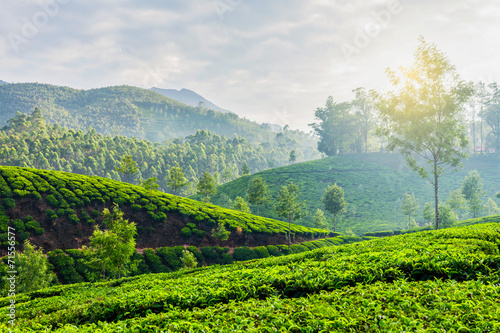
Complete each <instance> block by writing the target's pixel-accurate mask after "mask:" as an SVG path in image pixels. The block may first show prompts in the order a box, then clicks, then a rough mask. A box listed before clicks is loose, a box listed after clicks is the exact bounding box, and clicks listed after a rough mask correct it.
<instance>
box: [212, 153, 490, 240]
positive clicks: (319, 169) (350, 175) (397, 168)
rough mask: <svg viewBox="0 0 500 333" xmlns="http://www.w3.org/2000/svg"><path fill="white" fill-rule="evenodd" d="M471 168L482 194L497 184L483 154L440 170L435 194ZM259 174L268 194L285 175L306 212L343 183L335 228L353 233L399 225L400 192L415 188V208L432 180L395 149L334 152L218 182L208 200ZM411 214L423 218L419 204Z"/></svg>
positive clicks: (237, 190) (428, 198) (428, 197)
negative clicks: (343, 206)
mask: <svg viewBox="0 0 500 333" xmlns="http://www.w3.org/2000/svg"><path fill="white" fill-rule="evenodd" d="M474 169H477V170H478V171H479V173H480V175H481V176H482V178H483V180H484V188H485V190H486V191H487V195H486V196H487V197H492V196H494V194H495V193H496V192H497V191H498V190H500V161H498V160H496V159H494V158H492V157H490V156H486V157H477V158H473V159H470V160H468V161H465V162H464V169H462V170H459V171H457V172H453V173H448V174H445V175H444V176H442V177H441V179H440V183H441V187H440V200H445V199H446V197H447V196H448V193H449V192H450V191H453V190H455V189H457V188H459V187H460V185H461V182H462V179H463V178H464V177H465V176H466V175H467V173H468V172H469V171H470V170H474ZM259 176H260V177H262V178H263V179H264V180H265V181H266V182H267V184H268V185H269V188H270V190H271V193H272V194H273V196H275V195H276V194H277V192H278V191H279V188H280V187H281V186H282V185H286V184H287V183H289V182H290V181H293V182H295V183H296V184H298V185H299V190H300V191H301V193H302V199H303V200H306V202H307V207H308V211H309V218H310V217H311V215H313V214H314V212H315V211H316V209H317V208H320V209H323V207H322V203H321V197H322V195H323V193H324V190H325V189H326V187H327V186H328V185H333V184H334V183H337V184H338V185H339V186H342V187H343V188H344V191H345V197H346V200H347V202H349V204H350V207H348V213H347V215H346V216H345V217H344V218H343V222H342V223H341V225H340V228H341V229H340V230H341V231H343V230H345V229H346V228H351V229H352V230H353V231H354V232H356V233H359V234H362V233H365V232H370V231H380V230H392V229H402V228H405V227H406V222H405V218H404V216H403V215H402V213H401V209H400V204H401V202H400V198H401V197H402V195H403V193H404V192H409V193H411V192H414V193H415V195H416V197H417V198H418V199H419V201H420V209H422V208H423V206H424V203H425V202H433V193H434V192H433V188H432V186H431V185H430V184H429V183H427V182H426V181H424V180H422V179H421V178H420V177H419V176H418V175H417V174H416V173H414V172H411V171H409V170H408V168H407V167H406V165H405V163H404V161H403V160H402V158H401V156H400V155H398V154H379V153H373V154H368V155H343V156H335V157H330V158H326V159H321V160H316V161H309V162H305V163H300V164H294V165H290V166H286V167H281V168H275V169H271V170H266V171H262V172H259V173H256V174H254V175H251V176H247V177H242V178H239V179H236V180H234V181H232V182H229V183H226V184H224V185H222V186H219V188H218V190H217V192H218V194H217V196H215V197H214V198H213V202H217V200H219V198H220V195H221V194H222V193H225V194H227V195H228V196H229V197H230V198H231V199H234V198H235V197H236V196H242V197H244V196H245V194H246V190H247V188H248V182H249V181H250V179H252V178H253V177H259ZM354 207H355V211H354V210H353V208H354ZM261 215H263V216H268V217H272V218H279V217H278V216H277V215H276V214H275V213H274V212H273V210H272V207H270V208H264V209H261ZM415 219H416V221H417V222H419V221H420V222H423V221H422V217H421V210H420V211H419V213H418V216H416V217H415Z"/></svg>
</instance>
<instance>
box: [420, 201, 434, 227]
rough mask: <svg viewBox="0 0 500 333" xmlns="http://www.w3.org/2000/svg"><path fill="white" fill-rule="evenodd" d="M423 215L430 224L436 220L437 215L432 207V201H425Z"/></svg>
mask: <svg viewBox="0 0 500 333" xmlns="http://www.w3.org/2000/svg"><path fill="white" fill-rule="evenodd" d="M422 217H423V218H424V221H425V223H426V224H428V225H430V224H431V222H432V220H434V217H435V215H434V212H433V209H432V202H426V203H425V205H424V211H423V212H422Z"/></svg>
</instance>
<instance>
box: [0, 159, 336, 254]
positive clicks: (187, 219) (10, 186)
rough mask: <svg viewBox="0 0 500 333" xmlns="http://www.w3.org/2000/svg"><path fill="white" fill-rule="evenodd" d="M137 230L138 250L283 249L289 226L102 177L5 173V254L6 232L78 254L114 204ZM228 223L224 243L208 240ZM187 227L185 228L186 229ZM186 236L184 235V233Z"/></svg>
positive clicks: (311, 233) (0, 197) (301, 233)
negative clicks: (220, 225)
mask: <svg viewBox="0 0 500 333" xmlns="http://www.w3.org/2000/svg"><path fill="white" fill-rule="evenodd" d="M113 202H114V203H117V204H119V205H120V207H121V208H122V210H123V211H124V212H125V218H127V219H129V220H130V221H134V222H136V223H137V226H138V228H137V229H138V236H137V247H138V248H145V247H151V248H157V247H160V246H176V245H194V246H214V245H217V246H219V245H221V246H228V247H235V246H261V245H269V244H284V243H286V232H287V230H288V224H287V223H284V222H282V221H276V220H272V219H268V218H263V217H258V216H254V215H250V214H245V213H241V212H238V211H233V210H229V209H224V208H221V207H217V206H214V205H210V204H205V203H201V202H198V201H194V200H191V199H186V198H182V197H177V196H173V195H170V194H166V193H163V192H158V191H148V190H146V189H144V188H142V187H138V186H135V185H130V184H128V183H122V182H118V181H115V180H111V179H106V178H100V177H89V176H82V175H76V174H71V173H65V172H57V171H46V170H37V169H29V168H20V167H5V166H3V167H0V204H1V205H0V232H1V233H0V241H1V248H0V253H1V254H5V253H6V248H7V245H8V243H7V229H8V227H13V228H15V230H16V241H17V242H18V243H22V242H23V241H24V240H25V239H27V238H29V239H30V240H31V241H32V243H33V244H36V245H38V246H40V247H42V248H44V249H45V250H46V251H48V250H54V249H71V248H79V247H81V246H82V245H84V244H86V243H87V242H88V237H89V236H90V235H91V234H92V231H93V228H94V224H99V225H101V223H102V221H101V219H102V217H101V216H100V215H99V212H101V211H102V210H103V209H104V208H105V207H107V208H110V207H111V205H112V203H113ZM218 223H224V225H225V226H226V228H227V229H228V230H230V231H231V235H230V237H229V239H228V240H227V241H223V242H220V241H218V240H217V239H214V238H213V237H212V236H211V230H212V229H213V228H214V227H215V226H216V225H217V224H218ZM185 228H188V230H185ZM183 230H184V231H183ZM292 233H293V235H294V242H303V241H307V240H312V239H314V238H317V237H319V236H325V235H327V234H328V232H327V231H324V230H319V229H309V228H306V227H303V226H298V225H294V226H293V227H292Z"/></svg>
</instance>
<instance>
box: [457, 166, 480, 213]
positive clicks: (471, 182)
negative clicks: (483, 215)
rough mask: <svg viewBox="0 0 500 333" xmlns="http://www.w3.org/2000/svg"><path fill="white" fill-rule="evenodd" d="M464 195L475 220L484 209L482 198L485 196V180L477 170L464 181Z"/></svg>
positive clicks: (470, 173)
mask: <svg viewBox="0 0 500 333" xmlns="http://www.w3.org/2000/svg"><path fill="white" fill-rule="evenodd" d="M462 194H463V195H464V198H465V200H467V202H468V203H469V208H470V211H471V212H472V214H473V217H474V218H475V217H476V215H477V213H478V211H480V210H481V209H483V206H482V197H483V196H484V194H485V192H484V191H483V180H482V179H481V176H480V175H479V172H478V171H477V170H472V171H471V172H469V175H468V176H467V177H465V179H464V180H463V182H462Z"/></svg>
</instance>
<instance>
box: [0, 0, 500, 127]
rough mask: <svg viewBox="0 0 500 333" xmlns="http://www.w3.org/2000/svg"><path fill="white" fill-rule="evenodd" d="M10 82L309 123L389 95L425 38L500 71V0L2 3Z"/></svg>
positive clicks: (474, 71)
mask: <svg viewBox="0 0 500 333" xmlns="http://www.w3.org/2000/svg"><path fill="white" fill-rule="evenodd" d="M0 9H1V10H0V35H1V38H0V61H1V62H0V80H4V81H7V82H43V83H51V84H56V85H65V86H70V87H74V88H84V89H88V88H96V87H103V86H111V85H122V84H127V85H133V86H139V87H143V88H150V87H152V86H157V87H160V88H173V89H180V88H188V89H191V90H194V91H196V92H197V93H199V94H201V95H202V96H204V97H205V98H207V99H208V100H210V101H212V102H214V103H215V104H217V105H219V106H220V107H222V108H225V109H229V110H232V111H233V112H235V113H237V114H239V115H241V116H244V117H246V118H249V119H252V120H257V121H259V122H272V123H277V124H281V125H283V124H285V123H287V124H289V125H290V126H291V127H292V128H301V129H304V130H309V128H308V126H307V124H308V123H310V122H312V121H313V118H314V110H315V109H316V108H317V107H321V106H323V105H324V102H325V101H326V98H327V97H328V96H329V95H332V96H333V98H334V100H336V101H339V102H341V101H345V100H350V99H351V98H352V97H353V96H352V90H353V89H355V88H357V87H365V88H368V89H377V90H384V89H386V88H387V79H386V75H385V69H386V68H387V66H391V67H397V66H399V65H404V66H406V65H409V64H410V63H411V61H412V56H413V52H414V50H415V49H416V46H417V39H418V36H419V35H423V36H424V38H425V39H426V40H427V41H431V42H435V43H436V44H437V45H438V47H439V48H440V49H441V50H443V51H445V52H446V53H447V54H448V56H449V58H450V60H451V62H452V63H453V64H455V65H456V67H457V70H458V71H459V73H461V75H462V78H464V79H467V80H474V81H478V80H483V81H496V80H498V78H500V66H498V62H499V60H498V59H500V57H499V56H498V51H499V50H500V38H498V36H499V35H500V24H498V22H500V3H498V0H496V1H494V0H489V1H488V0H483V1H479V0H441V1H435V0H434V1H430V0H401V1H388V0H303V1H298V0H265V1H264V0H177V1H173V0H142V1H138V0H134V1H133V0H81V1H77V0H2V3H1V4H0Z"/></svg>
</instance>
